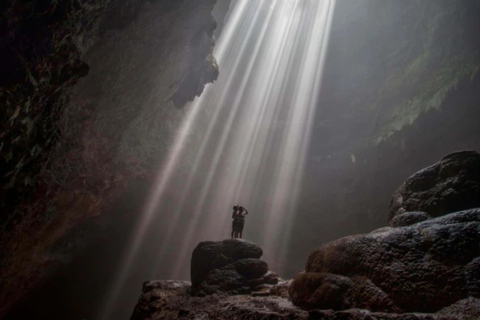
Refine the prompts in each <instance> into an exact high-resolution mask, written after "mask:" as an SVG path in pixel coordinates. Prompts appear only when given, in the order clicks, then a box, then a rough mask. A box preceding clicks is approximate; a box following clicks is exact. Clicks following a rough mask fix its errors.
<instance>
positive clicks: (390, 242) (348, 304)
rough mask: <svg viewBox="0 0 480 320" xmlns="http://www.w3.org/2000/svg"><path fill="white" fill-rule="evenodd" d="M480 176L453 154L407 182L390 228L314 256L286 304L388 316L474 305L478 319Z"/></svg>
mask: <svg viewBox="0 0 480 320" xmlns="http://www.w3.org/2000/svg"><path fill="white" fill-rule="evenodd" d="M479 170H480V155H479V154H478V153H475V152H458V153H454V154H451V155H448V156H446V157H444V158H443V159H442V160H441V161H440V162H439V163H437V164H435V165H434V166H432V167H429V168H427V169H424V170H422V171H420V172H418V173H417V174H415V175H413V176H412V177H410V178H409V179H408V180H407V181H406V182H405V184H403V185H402V187H400V188H399V189H398V190H397V192H396V193H395V195H394V198H393V200H392V205H391V211H390V225H391V227H385V228H381V229H378V230H375V231H373V232H371V233H369V234H365V235H354V236H349V237H345V238H342V239H339V240H337V241H334V242H331V243H327V244H325V245H323V246H322V247H320V248H318V249H316V250H315V251H313V252H312V253H311V254H310V257H309V259H308V262H307V264H306V269H305V271H306V272H305V273H302V274H300V275H299V276H297V277H296V279H295V280H294V281H293V283H292V285H291V286H290V290H289V293H290V296H291V298H292V302H293V303H294V304H296V305H298V306H301V307H305V308H320V309H334V310H345V309H349V308H361V309H368V310H371V311H377V312H387V313H403V312H438V313H443V314H445V313H448V312H449V311H448V310H453V309H455V310H456V312H457V313H456V314H457V315H458V310H462V308H461V307H459V305H463V304H465V303H467V301H474V303H475V305H476V307H475V308H477V309H476V310H477V311H478V307H479V305H478V302H479V300H478V298H480V209H479V208H476V207H478V206H479V203H478V200H479V194H480V193H479V190H480V189H479V188H478V187H479ZM458 209H467V210H464V211H457V210H458ZM452 211H457V212H452ZM449 212H452V213H450V214H447V215H444V214H445V213H449ZM431 216H434V217H437V218H431ZM460 301H462V302H460ZM453 306H456V307H453ZM449 308H451V309H449ZM467 309H468V310H471V309H472V308H464V309H463V311H464V312H466V311H467ZM441 310H443V311H441ZM477 313H478V312H477ZM468 317H470V316H467V315H461V316H460V318H462V319H463V318H468ZM471 318H472V319H475V317H473V316H472V317H471ZM355 319H356V318H355Z"/></svg>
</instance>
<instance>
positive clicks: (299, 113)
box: [101, 0, 335, 320]
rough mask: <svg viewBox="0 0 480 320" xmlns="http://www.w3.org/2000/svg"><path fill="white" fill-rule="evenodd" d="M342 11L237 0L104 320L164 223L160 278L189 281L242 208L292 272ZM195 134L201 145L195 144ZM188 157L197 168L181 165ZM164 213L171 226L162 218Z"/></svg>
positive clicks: (313, 4)
mask: <svg viewBox="0 0 480 320" xmlns="http://www.w3.org/2000/svg"><path fill="white" fill-rule="evenodd" d="M334 7H335V0H322V1H320V0H269V1H267V0H262V1H259V0H233V3H232V6H231V12H230V16H229V20H228V21H227V22H226V24H225V27H224V30H223V31H222V34H221V36H220V38H219V40H218V42H217V44H216V47H215V50H214V55H215V57H216V59H217V61H218V64H219V67H220V75H219V78H218V80H217V81H216V82H215V83H214V84H213V85H208V86H207V87H206V89H205V92H204V93H203V95H202V96H201V97H200V98H198V99H196V100H195V101H194V103H192V105H191V107H190V110H189V112H188V113H187V115H186V117H185V119H184V121H183V123H182V126H181V127H180V129H179V131H178V133H177V135H176V138H175V139H174V142H173V144H172V146H171V150H170V152H169V155H168V157H167V158H166V160H165V161H164V163H163V165H162V166H161V169H160V171H159V175H158V177H157V178H156V182H155V186H154V188H153V189H152V191H151V193H150V195H149V197H148V200H147V203H146V206H145V208H144V209H143V210H142V213H141V215H140V217H139V222H138V225H137V226H136V228H135V231H134V233H133V237H132V239H131V242H130V245H129V246H128V250H127V252H126V254H125V257H124V259H123V262H122V264H121V267H120V270H119V272H118V273H117V274H116V276H115V281H114V283H113V285H112V288H111V290H110V294H109V296H108V299H107V301H106V303H105V307H104V309H103V314H102V317H101V319H105V320H106V319H109V316H110V315H111V313H112V310H113V308H114V306H115V303H116V301H117V299H118V297H119V295H120V294H121V292H122V289H123V288H124V286H125V282H126V279H127V278H128V276H129V274H130V273H131V272H132V266H133V265H134V263H135V257H136V254H137V252H138V251H139V248H140V247H141V246H142V245H146V244H145V243H144V242H145V238H146V236H147V234H149V232H156V230H158V229H159V225H158V223H163V224H167V226H168V228H167V229H166V231H165V234H163V235H162V236H161V240H162V241H161V242H159V243H158V244H155V245H154V246H155V248H156V249H157V250H156V251H157V252H158V254H157V256H156V258H153V259H152V260H153V263H152V266H153V267H152V268H151V269H150V270H148V272H147V274H149V275H150V276H153V275H157V274H158V273H157V271H156V269H157V268H160V267H161V266H163V267H164V268H162V270H165V269H168V270H169V271H168V272H167V274H168V276H169V277H172V276H174V277H179V278H184V279H187V278H188V271H189V258H190V254H191V251H192V250H193V248H194V247H195V246H196V244H197V243H198V242H199V241H204V240H221V239H223V238H228V237H229V236H230V224H231V207H232V206H233V205H234V204H237V203H239V204H241V205H244V206H245V207H247V208H248V209H249V211H250V213H251V214H250V215H249V216H248V217H247V223H246V230H245V233H244V237H247V238H249V239H251V240H253V241H255V242H257V243H258V244H259V245H261V246H262V247H263V248H264V252H265V257H266V260H267V262H269V264H270V266H271V269H272V270H274V271H276V272H280V273H281V272H282V264H283V261H284V259H285V257H286V256H287V254H288V251H287V247H288V241H289V239H290V230H291V227H292V224H293V217H294V215H295V210H296V206H297V199H298V198H299V192H300V186H301V183H302V178H303V175H304V174H305V173H304V164H305V158H306V154H307V149H308V146H309V145H310V142H311V141H310V136H311V130H312V127H313V119H314V118H315V111H316V109H317V108H318V107H319V106H318V101H319V92H320V87H321V80H322V74H323V65H324V62H325V56H326V51H327V46H328V38H329V34H330V25H331V20H332V15H333V10H334ZM199 124H202V125H203V126H200V125H199ZM191 135H195V136H197V137H198V139H196V140H195V142H192V141H191V140H192V139H188V137H189V136H191ZM185 154H190V155H192V157H190V158H193V159H194V161H193V165H191V166H187V165H183V166H182V165H181V164H182V161H184V155H185ZM179 168H183V169H179ZM181 179H183V180H182V182H181V183H179V182H178V180H181ZM179 185H181V187H179ZM177 189H178V190H177ZM167 192H169V193H170V194H173V195H174V197H172V196H171V195H170V196H167ZM167 197H168V199H167ZM167 200H168V206H166V205H163V207H162V208H161V210H160V209H159V207H160V206H161V205H162V204H165V203H167ZM160 212H162V213H161V215H162V216H163V217H165V219H155V217H157V216H158V215H159V214H160ZM167 217H168V219H169V220H168V221H166V219H167ZM159 221H160V222H159ZM148 245H151V244H148ZM165 264H166V265H167V266H165ZM163 272H165V271H163ZM158 275H161V276H165V273H163V274H158ZM147 277H148V276H147V275H145V278H147Z"/></svg>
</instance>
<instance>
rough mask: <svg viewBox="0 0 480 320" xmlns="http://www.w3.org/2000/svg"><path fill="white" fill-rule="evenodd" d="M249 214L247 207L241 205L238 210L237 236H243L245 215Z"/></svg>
mask: <svg viewBox="0 0 480 320" xmlns="http://www.w3.org/2000/svg"><path fill="white" fill-rule="evenodd" d="M247 214H248V211H247V209H245V208H244V207H241V206H239V207H238V211H237V220H238V222H237V238H241V237H242V233H243V226H244V224H245V216H246V215H247Z"/></svg>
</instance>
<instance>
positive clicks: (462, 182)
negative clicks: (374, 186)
mask: <svg viewBox="0 0 480 320" xmlns="http://www.w3.org/2000/svg"><path fill="white" fill-rule="evenodd" d="M478 207H480V154H478V153H477V152H475V151H461V152H456V153H452V154H449V155H447V156H445V157H444V158H443V159H442V160H440V162H438V163H436V164H434V165H432V166H430V167H428V168H425V169H423V170H421V171H419V172H417V173H415V174H414V175H412V176H411V177H410V178H408V179H407V180H406V181H405V183H404V184H402V185H401V186H400V187H399V188H398V189H397V191H396V192H395V193H394V195H393V198H392V201H391V204H390V212H389V216H388V220H389V222H390V225H392V223H395V221H394V222H392V219H394V218H395V217H397V216H399V215H401V214H404V213H405V212H409V211H422V212H425V213H427V214H428V215H431V216H433V217H439V216H442V215H445V214H447V213H451V212H456V211H460V210H465V209H470V208H478Z"/></svg>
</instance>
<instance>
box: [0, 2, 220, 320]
mask: <svg viewBox="0 0 480 320" xmlns="http://www.w3.org/2000/svg"><path fill="white" fill-rule="evenodd" d="M214 4H215V1H214V0H204V1H170V0H158V1H130V0H118V1H109V0H98V1H61V2H57V1H29V2H24V1H10V2H5V3H3V4H2V5H1V9H2V10H1V14H2V16H1V26H0V27H1V29H0V32H1V35H2V39H5V41H4V42H2V47H1V48H0V49H1V55H2V59H6V60H5V61H8V63H2V66H1V68H2V70H1V73H2V82H1V83H0V99H1V103H2V106H3V107H2V117H1V118H2V119H3V120H2V122H1V125H0V128H1V129H0V132H1V136H2V143H1V145H0V148H1V152H2V157H1V158H0V163H1V165H0V167H1V168H2V169H1V170H2V171H1V172H0V173H1V174H0V176H1V179H2V191H1V194H0V203H1V209H0V211H1V212H2V214H1V216H0V228H1V232H0V247H2V252H1V257H0V260H1V261H2V262H1V265H0V286H1V287H2V289H3V290H2V292H1V293H0V306H1V307H0V317H1V316H3V315H5V314H6V312H7V311H8V310H9V309H10V308H11V307H12V306H13V305H14V304H15V303H16V302H17V301H19V299H21V298H23V297H24V296H25V294H26V293H27V292H29V291H30V290H31V289H32V288H34V287H35V286H37V285H38V284H39V283H40V282H41V281H42V280H44V279H46V278H47V277H48V276H49V275H50V274H51V273H52V272H53V270H55V269H56V268H57V267H58V266H60V265H62V264H64V263H68V262H69V261H71V257H72V255H74V254H75V253H76V251H78V249H81V248H82V247H84V246H85V244H86V243H88V242H89V241H91V237H92V235H95V234H96V233H98V232H99V230H101V228H102V225H104V224H105V222H106V221H108V218H106V219H104V218H101V217H102V215H104V214H105V213H106V212H108V211H109V210H110V209H111V207H112V204H113V203H114V202H115V200H116V199H118V197H119V196H120V195H121V194H122V193H123V192H124V190H126V188H127V187H128V185H129V184H130V182H131V181H132V180H134V179H137V178H142V177H143V178H145V177H147V176H149V175H148V174H147V172H148V171H149V170H151V168H152V162H151V160H152V157H154V156H155V157H156V156H159V155H160V156H161V155H162V152H165V147H166V144H167V143H168V139H169V138H170V135H169V132H170V131H172V130H173V128H172V126H173V127H174V126H175V125H176V122H175V119H177V120H178V119H179V118H180V117H181V115H182V113H183V111H181V110H180V111H179V110H178V109H175V108H174V103H175V105H176V106H177V107H179V108H180V107H183V105H184V104H185V103H186V102H187V101H189V100H192V99H193V98H194V97H195V95H199V94H200V93H201V92H202V90H203V87H204V85H205V84H206V83H207V82H212V81H214V80H215V79H216V76H217V74H218V69H217V66H216V62H215V59H214V58H213V57H212V55H211V52H212V48H213V45H214V40H213V38H212V34H213V31H214V29H215V26H216V23H215V21H214V20H213V17H212V16H211V12H212V10H213V6H214ZM83 77H85V78H84V79H82V80H81V78H83ZM172 100H173V101H172ZM166 119H169V120H171V121H172V122H171V123H166ZM145 122H148V123H145ZM142 123H143V125H139V124H142ZM159 126H162V128H161V129H160V130H158V127H159ZM139 127H140V128H139ZM145 128H146V129H145ZM142 129H145V130H143V131H142ZM159 135H160V137H161V139H160V140H159V139H158V137H159ZM138 141H141V142H142V143H140V144H139V143H137V142H138ZM99 228H100V229H99ZM21 309H22V308H19V310H21ZM87 317H88V315H87Z"/></svg>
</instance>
